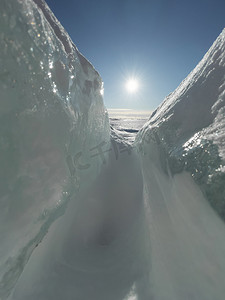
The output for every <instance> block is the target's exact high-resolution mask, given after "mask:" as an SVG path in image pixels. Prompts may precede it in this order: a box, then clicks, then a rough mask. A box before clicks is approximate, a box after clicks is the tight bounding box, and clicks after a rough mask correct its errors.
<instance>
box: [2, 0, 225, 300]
mask: <svg viewBox="0 0 225 300" xmlns="http://www.w3.org/2000/svg"><path fill="white" fill-rule="evenodd" d="M0 14H1V16H0V36H1V39H0V46H1V49H2V51H1V56H0V63H1V65H2V66H3V68H2V74H1V77H0V93H1V99H2V100H1V103H0V124H1V126H0V132H1V136H0V150H1V157H0V159H1V166H2V168H1V170H0V188H1V194H0V208H1V210H0V241H1V244H0V299H1V300H6V299H11V300H20V299H21V300H22V299H23V300H30V299H34V300H35V299H38V300H39V299H43V300H50V299H55V300H61V299H68V300H70V299H76V300H89V299H93V300H101V299H102V300H103V299H104V300H105V299H107V300H153V299H154V300H183V299H185V300H188V299H191V300H212V299H215V300H224V294H225V285H224V278H225V255H224V253H225V224H224V219H225V204H224V203H225V201H224V199H225V188H224V182H225V176H224V170H225V167H224V141H225V140H224V132H225V131H224V129H225V128H224V126H225V123H224V119H225V118H224V117H225V116H224V114H225V107H224V101H225V30H224V31H223V32H222V33H221V35H220V36H219V37H218V39H217V40H216V41H215V43H214V44H213V46H212V47H211V49H210V50H209V52H208V53H207V54H206V55H205V57H204V58H203V60H202V61H201V62H200V63H199V65H198V66H197V67H196V68H195V69H194V70H193V72H192V73H191V74H190V75H189V76H188V77H187V78H186V79H185V80H184V81H183V82H182V83H181V85H180V86H179V87H178V88H177V89H176V90H175V91H174V92H173V93H172V94H170V95H169V96H168V97H167V98H166V99H165V101H164V102H163V103H162V105H160V107H159V108H158V109H157V110H156V111H155V112H153V114H152V115H151V117H150V119H149V121H147V122H146V123H145V125H144V126H143V127H142V128H141V130H140V131H139V132H138V133H137V130H139V129H140V127H141V126H142V125H143V124H141V123H143V121H144V120H143V119H144V118H140V119H137V117H136V116H135V118H133V117H131V114H130V116H129V117H128V118H121V117H115V116H112V115H111V121H110V122H111V124H110V123H109V119H108V114H107V112H106V109H105V107H104V104H103V99H102V82H101V78H100V76H99V74H98V73H97V72H96V71H95V69H94V68H93V66H92V65H91V64H90V63H89V62H88V61H87V60H86V59H85V58H84V57H83V56H82V55H81V54H80V53H79V51H78V50H77V48H76V46H75V45H74V44H73V43H72V41H71V40H70V38H69V36H68V35H67V33H66V32H65V31H64V29H63V28H62V26H61V25H60V24H59V22H58V21H57V20H56V18H55V17H54V15H53V14H52V12H51V11H50V10H49V8H48V7H47V5H46V4H45V2H44V1H43V0H23V1H21V0H10V1H8V0H2V1H1V3H0ZM146 118H147V117H146ZM110 125H111V129H110ZM135 136H136V138H135ZM134 139H135V141H134ZM133 141H134V142H133Z"/></svg>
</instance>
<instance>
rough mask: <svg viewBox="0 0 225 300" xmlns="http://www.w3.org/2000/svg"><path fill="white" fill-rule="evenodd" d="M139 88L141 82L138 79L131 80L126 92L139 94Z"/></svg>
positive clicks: (127, 83) (127, 84)
mask: <svg viewBox="0 0 225 300" xmlns="http://www.w3.org/2000/svg"><path fill="white" fill-rule="evenodd" d="M138 88H139V82H138V80H137V79H136V78H130V79H128V80H127V82H126V90H127V92H128V93H130V94H133V93H135V92H137V90H138Z"/></svg>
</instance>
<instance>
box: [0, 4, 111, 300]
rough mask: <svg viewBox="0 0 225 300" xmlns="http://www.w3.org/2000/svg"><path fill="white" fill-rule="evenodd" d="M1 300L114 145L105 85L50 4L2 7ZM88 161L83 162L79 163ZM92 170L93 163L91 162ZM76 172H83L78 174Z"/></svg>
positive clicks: (0, 84)
mask: <svg viewBox="0 0 225 300" xmlns="http://www.w3.org/2000/svg"><path fill="white" fill-rule="evenodd" d="M0 36H1V39H0V48H1V57H0V65H1V71H0V72H1V74H0V78H1V81H0V93H1V96H0V97H1V103H0V124H1V125H0V132H1V134H0V151H1V156H0V161H1V170H0V191H1V196H0V197H1V202H0V207H1V209H0V240H1V246H0V298H1V299H5V298H6V297H7V296H8V295H9V293H10V291H11V289H12V288H13V286H14V284H15V282H16V280H17V279H18V277H19V276H20V274H21V272H22V271H23V268H24V266H25V264H26V262H27V260H28V258H29V256H30V255H31V253H32V251H33V250H34V249H35V247H36V246H37V245H38V243H39V242H40V241H41V240H42V238H43V237H44V235H45V234H46V232H47V231H48V228H49V226H50V225H51V223H52V222H53V221H54V220H55V219H56V218H58V217H59V216H60V215H62V214H63V213H64V210H65V207H66V205H67V202H68V201H69V200H70V198H71V197H72V195H74V193H76V191H77V189H78V188H82V184H83V185H87V186H88V184H90V182H91V180H93V179H94V177H95V175H96V174H97V173H98V170H99V169H100V166H101V164H102V162H101V160H100V159H99V158H98V157H96V159H95V160H94V159H93V160H92V161H91V164H90V163H89V165H90V168H89V169H88V171H89V173H88V174H89V177H87V178H84V179H83V180H81V176H82V174H83V173H82V172H81V168H79V166H83V165H84V163H83V161H88V160H90V154H89V149H91V148H92V147H95V146H96V145H98V144H99V143H101V142H102V141H105V142H107V141H109V138H110V135H109V125H108V116H107V113H106V112H105V108H104V105H103V101H102V95H101V94H102V81H101V78H100V76H99V74H98V73H97V72H96V71H95V69H94V68H93V67H92V65H91V64H90V63H89V62H88V61H87V60H86V59H85V58H84V57H83V56H82V55H81V54H80V53H79V52H78V50H77V48H76V47H75V45H74V44H73V43H72V41H71V40H70V38H69V37H68V35H67V33H66V32H65V31H64V29H63V28H62V26H61V25H60V24H59V22H58V21H57V20H56V19H55V17H54V15H53V14H52V13H51V11H50V10H49V8H48V7H47V5H46V4H45V2H44V1H34V2H33V1H26V0H25V1H7V0H6V1H5V0H4V1H1V3H0ZM81 154H82V156H81ZM86 164H87V162H86ZM77 165H78V167H76V166H77Z"/></svg>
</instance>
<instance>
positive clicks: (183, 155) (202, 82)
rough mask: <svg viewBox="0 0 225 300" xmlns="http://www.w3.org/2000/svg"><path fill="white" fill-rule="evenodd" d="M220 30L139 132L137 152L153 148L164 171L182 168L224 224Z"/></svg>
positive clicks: (224, 67)
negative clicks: (202, 55) (138, 148)
mask: <svg viewBox="0 0 225 300" xmlns="http://www.w3.org/2000/svg"><path fill="white" fill-rule="evenodd" d="M224 134H225V29H224V30H223V32H222V33H221V34H220V36H219V37H218V38H217V40H216V41H215V42H214V44H213V45H212V47H211V48H210V49H209V51H208V52H207V53H206V55H205V56H204V58H203V59H202V61H201V62H200V63H199V64H198V65H197V67H196V68H195V69H194V70H193V71H192V72H191V73H190V74H189V75H188V77H187V78H186V79H185V80H184V81H183V82H182V83H181V84H180V85H179V87H178V88H177V89H176V90H175V91H174V92H173V93H171V94H170V95H169V96H168V97H166V99H165V100H164V102H163V103H162V104H161V105H160V106H159V107H158V108H157V109H156V111H154V112H153V114H152V116H151V118H150V120H149V122H148V123H146V125H145V126H144V128H143V129H142V130H141V132H140V134H139V137H138V140H141V141H142V142H141V143H140V149H141V148H143V149H144V148H145V150H143V151H144V152H148V153H149V150H148V148H149V146H148V144H149V143H151V142H153V143H156V144H157V145H158V150H159V153H160V162H161V164H162V167H163V169H164V170H165V172H167V171H168V170H169V171H170V172H171V173H172V174H176V173H180V172H182V171H183V170H187V171H188V172H190V173H191V175H192V177H193V178H194V179H195V181H196V182H197V183H198V184H199V185H200V186H201V188H202V190H203V191H204V193H205V195H206V197H207V198H208V200H209V201H210V203H211V205H212V207H213V208H214V209H216V211H217V212H218V213H219V214H220V215H221V217H222V218H223V219H224V220H225V185H224V182H225V166H224V162H225V150H224V149H225V138H224Z"/></svg>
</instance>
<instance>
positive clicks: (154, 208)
mask: <svg viewBox="0 0 225 300" xmlns="http://www.w3.org/2000/svg"><path fill="white" fill-rule="evenodd" d="M224 104H225V30H224V31H223V32H222V33H221V34H220V36H219V37H218V39H217V40H216V41H215V43H214V44H213V45H212V47H211V48H210V50H209V51H208V52H207V54H206V55H205V56H204V58H203V60H202V61H201V62H200V63H199V64H198V65H197V67H196V68H195V69H194V70H193V71H192V72H191V73H190V75H189V76H188V77H187V78H186V79H185V80H184V81H183V82H182V83H181V84H180V86H179V87H178V88H177V89H176V90H175V91H174V92H173V93H171V94H170V95H169V96H168V97H167V98H166V99H165V101H164V102H163V103H162V104H161V105H160V107H159V108H158V109H157V110H156V111H155V112H154V113H153V114H152V116H151V117H150V119H149V121H148V123H146V125H145V126H144V127H143V128H142V129H141V131H140V132H139V133H138V136H137V140H136V146H137V149H138V152H139V155H140V156H139V157H140V161H141V165H142V174H143V186H144V192H143V193H144V197H143V198H144V203H145V207H146V226H147V227H148V229H149V237H150V244H151V252H150V257H151V269H150V273H149V286H150V287H151V293H152V294H151V295H152V299H160V300H161V299H165V300H168V299H173V300H175V299H176V300H179V299H196V300H197V299H204V300H211V299H217V300H222V299H223V298H224V293H225V287H224V277H225V256H224V253H225V225H224V219H225V201H224V199H225V186H224V182H225V175H224V158H225V157H224V146H225V145H224V132H225V126H224V125H225V123H224V120H225V105H224ZM209 203H210V204H211V206H210V205H209ZM212 207H213V208H214V210H213V209H212ZM215 211H216V212H217V213H216V212H215ZM218 214H219V215H220V216H221V217H222V219H223V221H222V219H221V218H220V217H219V216H218ZM146 299H147V298H146Z"/></svg>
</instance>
